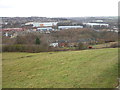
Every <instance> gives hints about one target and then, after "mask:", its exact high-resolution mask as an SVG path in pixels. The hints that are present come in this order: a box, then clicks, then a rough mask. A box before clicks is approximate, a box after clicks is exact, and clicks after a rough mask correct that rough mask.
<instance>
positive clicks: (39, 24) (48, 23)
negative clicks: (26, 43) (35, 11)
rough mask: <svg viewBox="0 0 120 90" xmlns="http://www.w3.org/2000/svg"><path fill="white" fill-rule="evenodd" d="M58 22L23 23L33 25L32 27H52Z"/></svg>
mask: <svg viewBox="0 0 120 90" xmlns="http://www.w3.org/2000/svg"><path fill="white" fill-rule="evenodd" d="M57 23H58V22H28V23H26V24H25V25H33V27H52V26H56V25H57Z"/></svg>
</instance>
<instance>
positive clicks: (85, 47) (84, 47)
mask: <svg viewBox="0 0 120 90" xmlns="http://www.w3.org/2000/svg"><path fill="white" fill-rule="evenodd" d="M87 46H88V45H87V44H83V43H79V44H78V49H79V50H83V49H87Z"/></svg>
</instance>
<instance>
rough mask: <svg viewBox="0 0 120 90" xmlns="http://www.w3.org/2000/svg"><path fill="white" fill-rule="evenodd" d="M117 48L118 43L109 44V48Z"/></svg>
mask: <svg viewBox="0 0 120 90" xmlns="http://www.w3.org/2000/svg"><path fill="white" fill-rule="evenodd" d="M119 46H120V45H119V43H111V44H110V47H111V48H116V47H119Z"/></svg>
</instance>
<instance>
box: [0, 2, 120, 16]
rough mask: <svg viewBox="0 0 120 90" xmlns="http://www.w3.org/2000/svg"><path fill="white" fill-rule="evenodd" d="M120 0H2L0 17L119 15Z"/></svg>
mask: <svg viewBox="0 0 120 90" xmlns="http://www.w3.org/2000/svg"><path fill="white" fill-rule="evenodd" d="M118 1H119V0H0V12H1V13H0V17H6V16H7V17H16V16H19V17H29V16H40V17H81V16H117V15H118Z"/></svg>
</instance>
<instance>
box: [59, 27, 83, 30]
mask: <svg viewBox="0 0 120 90" xmlns="http://www.w3.org/2000/svg"><path fill="white" fill-rule="evenodd" d="M73 28H74V29H76V28H83V26H58V29H61V30H62V29H73Z"/></svg>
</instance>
